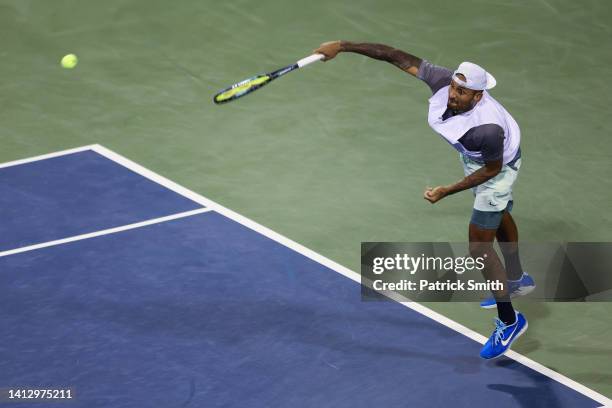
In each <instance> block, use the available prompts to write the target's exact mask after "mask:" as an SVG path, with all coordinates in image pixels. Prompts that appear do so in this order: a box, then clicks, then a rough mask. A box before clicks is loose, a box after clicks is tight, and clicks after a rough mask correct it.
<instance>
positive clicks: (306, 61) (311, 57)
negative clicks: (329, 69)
mask: <svg viewBox="0 0 612 408" xmlns="http://www.w3.org/2000/svg"><path fill="white" fill-rule="evenodd" d="M323 58H325V55H323V54H312V55H309V56H308V57H306V58H302V59H301V60H299V61H298V62H297V65H298V68H302V67H305V66H306V65H308V64H312V63H313V62H316V61H320V60H322V59H323Z"/></svg>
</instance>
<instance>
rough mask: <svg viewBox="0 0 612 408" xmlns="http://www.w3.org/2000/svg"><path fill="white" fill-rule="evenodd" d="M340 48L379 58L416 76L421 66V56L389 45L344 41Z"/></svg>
mask: <svg viewBox="0 0 612 408" xmlns="http://www.w3.org/2000/svg"><path fill="white" fill-rule="evenodd" d="M340 49H341V50H342V51H343V52H354V53H357V54H362V55H365V56H367V57H370V58H374V59H377V60H381V61H387V62H389V63H391V64H393V65H395V66H396V67H398V68H399V69H401V70H403V71H406V72H408V73H409V74H412V75H414V76H416V75H417V73H418V72H419V67H420V66H421V59H420V58H419V57H415V56H414V55H412V54H408V53H407V52H405V51H402V50H398V49H396V48H393V47H389V46H388V45H383V44H371V43H353V42H350V41H342V43H341V44H340Z"/></svg>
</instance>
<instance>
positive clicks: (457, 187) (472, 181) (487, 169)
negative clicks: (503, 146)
mask: <svg viewBox="0 0 612 408" xmlns="http://www.w3.org/2000/svg"><path fill="white" fill-rule="evenodd" d="M502 166H503V162H502V160H498V161H494V162H489V163H486V164H485V165H484V166H482V167H481V168H479V169H478V170H476V171H475V172H473V173H472V174H470V175H469V176H466V177H465V178H463V179H462V180H461V181H459V182H457V183H455V184H451V185H450V186H447V187H446V191H447V195H451V194H455V193H458V192H460V191H463V190H467V189H468V188H472V187H476V186H478V185H480V184H482V183H484V182H486V181H487V180H489V179H492V178H493V177H495V176H497V175H498V174H499V172H500V171H501V168H502Z"/></svg>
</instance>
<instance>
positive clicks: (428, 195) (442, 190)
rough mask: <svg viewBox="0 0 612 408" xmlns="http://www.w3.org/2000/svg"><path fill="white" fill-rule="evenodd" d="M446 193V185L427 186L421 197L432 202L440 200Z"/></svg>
mask: <svg viewBox="0 0 612 408" xmlns="http://www.w3.org/2000/svg"><path fill="white" fill-rule="evenodd" d="M447 194H448V191H447V190H446V187H444V186H438V187H433V188H432V187H427V188H426V189H425V193H424V194H423V198H424V199H426V200H427V201H429V202H430V203H432V204H433V203H435V202H438V201H440V200H441V199H443V198H444V197H446V196H447Z"/></svg>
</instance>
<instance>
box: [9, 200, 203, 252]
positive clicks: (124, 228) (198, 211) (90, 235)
mask: <svg viewBox="0 0 612 408" xmlns="http://www.w3.org/2000/svg"><path fill="white" fill-rule="evenodd" d="M210 211H212V209H211V208H197V209H195V210H189V211H183V212H180V213H175V214H170V215H165V216H163V217H157V218H151V219H148V220H144V221H139V222H134V223H132V224H124V225H120V226H118V227H113V228H107V229H103V230H98V231H93V232H87V233H85V234H79V235H73V236H71V237H66V238H60V239H55V240H53V241H46V242H41V243H38V244H32V245H27V246H23V247H19V248H14V249H8V250H6V251H2V252H0V258H3V257H5V256H9V255H15V254H20V253H22V252H29V251H34V250H36V249H42V248H48V247H52V246H58V245H62V244H67V243H70V242H76V241H83V240H85V239H90V238H95V237H101V236H103V235H110V234H116V233H118V232H123V231H129V230H133V229H136V228H142V227H146V226H149V225H155V224H161V223H162V222H167V221H172V220H178V219H180V218H186V217H191V216H193V215H198V214H203V213H206V212H210Z"/></svg>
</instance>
